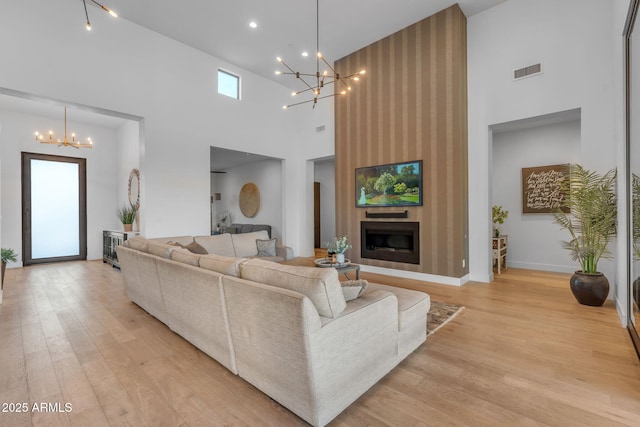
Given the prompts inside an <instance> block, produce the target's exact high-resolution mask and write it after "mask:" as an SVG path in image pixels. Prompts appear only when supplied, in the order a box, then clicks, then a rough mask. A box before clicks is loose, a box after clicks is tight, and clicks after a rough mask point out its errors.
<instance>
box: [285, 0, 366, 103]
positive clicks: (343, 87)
mask: <svg viewBox="0 0 640 427" xmlns="http://www.w3.org/2000/svg"><path fill="white" fill-rule="evenodd" d="M319 16H320V0H316V72H315V73H301V72H299V71H295V70H294V69H292V68H291V67H289V66H288V65H287V64H286V63H285V62H284V60H283V59H282V58H280V57H277V58H276V59H277V60H278V62H279V63H280V64H282V65H283V66H284V67H285V68H286V69H287V71H280V70H278V71H276V75H282V74H284V75H292V76H295V77H296V79H298V80H300V82H302V84H303V86H304V89H302V90H299V91H296V92H293V93H292V94H291V95H292V96H297V95H301V94H306V93H307V92H311V94H313V98H311V99H307V100H305V101H300V102H296V103H293V104H289V105H285V106H284V107H282V108H283V109H287V108H289V107H294V106H296V105H301V104H307V103H309V102H312V103H313V104H312V108H316V104H317V103H318V100H319V99H324V98H330V97H332V96H336V95H346V94H347V93H348V92H349V91H351V82H352V81H358V80H360V76H361V75H363V74H364V73H365V70H360V71H358V72H357V73H353V74H350V75H347V76H341V75H340V73H337V72H336V70H335V69H334V68H333V67H332V66H331V64H330V63H329V62H327V60H326V59H325V57H324V56H323V55H322V54H321V53H320V18H319ZM320 61H322V63H323V64H324V65H326V66H327V67H328V70H324V71H323V72H322V73H321V72H320ZM332 84H333V85H335V86H337V87H335V88H334V92H333V93H330V94H328V95H323V94H322V90H323V89H324V88H325V86H329V85H332Z"/></svg>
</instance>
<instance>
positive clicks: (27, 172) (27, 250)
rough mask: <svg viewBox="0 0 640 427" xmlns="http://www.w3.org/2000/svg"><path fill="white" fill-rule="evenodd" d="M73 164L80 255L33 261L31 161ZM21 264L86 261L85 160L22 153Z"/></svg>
mask: <svg viewBox="0 0 640 427" xmlns="http://www.w3.org/2000/svg"><path fill="white" fill-rule="evenodd" d="M32 159H33V160H45V161H52V162H63V163H75V164H77V165H78V197H79V199H80V200H79V210H80V212H79V221H78V227H79V236H80V242H79V243H80V246H79V249H80V251H79V252H80V254H79V255H72V256H61V257H50V258H38V259H35V260H34V259H33V258H32V257H31V255H32V254H31V250H32V247H31V160H32ZM21 181H22V182H21V185H22V254H23V257H22V263H23V265H25V266H26V265H32V264H44V263H49V262H62V261H76V260H86V259H87V159H84V158H80V157H68V156H54V155H51V154H41V153H29V152H25V151H23V152H22V176H21Z"/></svg>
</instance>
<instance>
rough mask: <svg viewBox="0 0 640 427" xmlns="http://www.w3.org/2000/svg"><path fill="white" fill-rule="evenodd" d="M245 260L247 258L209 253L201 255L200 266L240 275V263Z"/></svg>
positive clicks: (218, 271)
mask: <svg viewBox="0 0 640 427" xmlns="http://www.w3.org/2000/svg"><path fill="white" fill-rule="evenodd" d="M244 261H246V258H235V257H227V256H220V255H216V254H208V255H203V256H201V257H200V267H201V268H204V269H206V270H211V271H215V272H216V273H220V274H226V275H227V276H234V277H240V264H241V263H243V262H244Z"/></svg>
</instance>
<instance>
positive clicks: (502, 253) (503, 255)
mask: <svg viewBox="0 0 640 427" xmlns="http://www.w3.org/2000/svg"><path fill="white" fill-rule="evenodd" d="M492 244H493V261H494V262H495V263H496V264H497V265H498V274H501V273H502V266H503V264H504V268H505V269H506V268H507V235H501V236H499V237H494V238H493V243H492Z"/></svg>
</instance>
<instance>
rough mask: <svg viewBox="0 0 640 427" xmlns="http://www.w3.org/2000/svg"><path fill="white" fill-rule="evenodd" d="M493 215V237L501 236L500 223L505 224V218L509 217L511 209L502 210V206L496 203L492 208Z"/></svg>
mask: <svg viewBox="0 0 640 427" xmlns="http://www.w3.org/2000/svg"><path fill="white" fill-rule="evenodd" d="M491 216H492V219H493V237H500V229H499V228H498V224H500V225H502V224H504V220H505V219H507V218H508V217H509V211H504V210H502V206H498V205H494V206H493V207H492V208H491Z"/></svg>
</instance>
